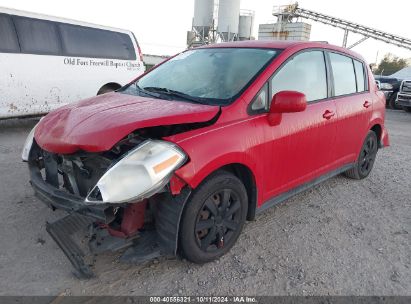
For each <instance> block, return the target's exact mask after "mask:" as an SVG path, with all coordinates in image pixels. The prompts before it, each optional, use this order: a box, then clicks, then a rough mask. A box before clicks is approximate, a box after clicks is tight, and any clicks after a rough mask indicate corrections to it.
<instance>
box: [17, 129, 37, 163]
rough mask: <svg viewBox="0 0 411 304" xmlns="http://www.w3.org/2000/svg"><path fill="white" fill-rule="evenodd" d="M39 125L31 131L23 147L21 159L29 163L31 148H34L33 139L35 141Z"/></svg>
mask: <svg viewBox="0 0 411 304" xmlns="http://www.w3.org/2000/svg"><path fill="white" fill-rule="evenodd" d="M36 127H37V125H35V126H34V128H33V129H31V131H30V133H29V135H27V138H26V141H25V143H24V146H23V151H22V152H21V158H22V160H23V161H29V154H30V150H31V147H32V146H33V139H34V131H36Z"/></svg>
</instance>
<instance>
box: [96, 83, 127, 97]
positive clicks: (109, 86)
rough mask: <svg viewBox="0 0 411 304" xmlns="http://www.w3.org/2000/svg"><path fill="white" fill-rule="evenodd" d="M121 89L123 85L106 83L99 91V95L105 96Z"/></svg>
mask: <svg viewBox="0 0 411 304" xmlns="http://www.w3.org/2000/svg"><path fill="white" fill-rule="evenodd" d="M120 88H121V85H120V84H119V83H116V82H109V83H106V84H105V85H103V86H102V87H101V88H100V90H98V92H97V95H100V94H104V93H107V92H109V91H115V90H117V89H120Z"/></svg>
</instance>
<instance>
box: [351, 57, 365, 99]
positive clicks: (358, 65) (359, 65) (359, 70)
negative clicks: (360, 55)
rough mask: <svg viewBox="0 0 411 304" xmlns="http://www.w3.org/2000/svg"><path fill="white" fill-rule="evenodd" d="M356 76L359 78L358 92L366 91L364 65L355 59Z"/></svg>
mask: <svg viewBox="0 0 411 304" xmlns="http://www.w3.org/2000/svg"><path fill="white" fill-rule="evenodd" d="M354 69H355V77H356V79H357V92H364V91H365V88H366V87H365V71H364V65H363V64H362V63H361V62H359V61H358V60H354Z"/></svg>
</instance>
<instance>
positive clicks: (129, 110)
mask: <svg viewBox="0 0 411 304" xmlns="http://www.w3.org/2000/svg"><path fill="white" fill-rule="evenodd" d="M218 112H219V107H218V106H208V105H201V104H193V103H188V102H182V101H172V100H162V99H155V98H146V97H140V96H132V95H127V94H122V93H108V94H103V95H100V96H97V97H93V98H90V99H86V100H83V101H80V102H77V103H74V104H70V105H67V106H64V107H61V108H59V109H57V110H55V111H52V112H50V113H49V114H48V115H47V116H45V117H44V119H42V120H41V121H40V123H39V124H38V126H37V128H36V130H35V133H34V138H35V140H36V142H37V144H38V145H39V146H40V147H41V148H42V149H44V150H46V151H49V152H52V153H60V154H70V153H74V152H76V151H78V150H83V151H87V152H103V151H107V150H110V149H111V148H112V147H113V146H114V145H115V144H116V143H117V142H119V141H120V140H121V139H122V138H124V137H125V136H127V135H128V134H130V133H131V132H133V131H135V130H137V129H140V128H146V127H155V126H161V125H164V126H165V125H174V124H183V123H194V122H206V121H208V120H211V119H212V118H213V117H214V116H215V115H216V114H217V113H218Z"/></svg>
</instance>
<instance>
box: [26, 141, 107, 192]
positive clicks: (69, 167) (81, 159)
mask: <svg viewBox="0 0 411 304" xmlns="http://www.w3.org/2000/svg"><path fill="white" fill-rule="evenodd" d="M32 158H33V159H32V160H31V161H33V162H35V163H36V165H37V167H38V169H39V170H40V173H41V175H42V177H43V180H44V181H45V182H46V183H48V184H49V185H51V186H53V187H55V188H57V189H59V190H64V191H66V192H69V193H71V194H74V195H76V196H80V197H83V198H85V197H86V196H87V194H88V193H89V192H90V190H91V189H92V188H93V187H94V186H95V185H96V183H97V182H98V180H99V179H100V178H101V176H102V175H103V174H104V173H105V172H106V171H107V169H108V168H109V167H110V165H111V164H112V163H113V161H114V160H113V159H109V158H107V157H106V156H104V155H102V154H98V153H84V152H81V153H76V154H71V155H59V154H54V153H50V152H47V151H45V150H42V149H41V148H40V147H39V146H37V145H36V147H35V148H34V149H33V155H32Z"/></svg>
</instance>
